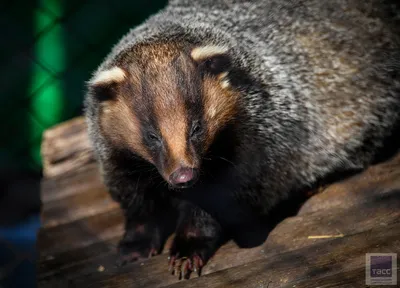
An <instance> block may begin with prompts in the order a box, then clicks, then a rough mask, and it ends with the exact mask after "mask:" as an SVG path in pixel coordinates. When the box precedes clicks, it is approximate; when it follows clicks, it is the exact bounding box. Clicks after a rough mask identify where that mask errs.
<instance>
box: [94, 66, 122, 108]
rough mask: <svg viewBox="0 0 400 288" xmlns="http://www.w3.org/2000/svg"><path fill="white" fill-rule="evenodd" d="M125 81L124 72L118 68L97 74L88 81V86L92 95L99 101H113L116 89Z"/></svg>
mask: <svg viewBox="0 0 400 288" xmlns="http://www.w3.org/2000/svg"><path fill="white" fill-rule="evenodd" d="M125 79H126V72H125V71H124V70H122V69H121V68H119V67H113V68H111V69H108V70H103V71H100V72H97V73H96V74H95V75H94V76H93V78H92V79H91V80H90V81H89V83H88V86H89V90H90V92H91V93H92V95H93V96H94V97H95V98H96V99H98V100H99V101H107V100H113V99H115V97H116V94H117V93H116V89H117V87H118V85H119V84H120V83H122V82H123V81H124V80H125Z"/></svg>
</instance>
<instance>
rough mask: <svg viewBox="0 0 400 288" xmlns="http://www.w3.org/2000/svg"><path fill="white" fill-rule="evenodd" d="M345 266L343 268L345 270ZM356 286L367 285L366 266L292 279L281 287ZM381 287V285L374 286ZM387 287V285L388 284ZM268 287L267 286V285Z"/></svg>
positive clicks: (350, 287) (329, 287)
mask: <svg viewBox="0 0 400 288" xmlns="http://www.w3.org/2000/svg"><path fill="white" fill-rule="evenodd" d="M345 269H346V267H344V269H343V270H345ZM312 287H318V288H334V287H337V288H355V287H365V267H361V268H355V269H354V268H350V269H349V270H345V271H343V272H339V273H333V274H330V275H328V276H322V277H309V279H307V280H303V279H302V280H298V281H292V282H290V283H288V284H286V285H284V286H282V287H281V288H312ZM374 287H380V286H374ZM386 287H387V286H386ZM265 288H267V287H265Z"/></svg>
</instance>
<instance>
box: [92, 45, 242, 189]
mask: <svg viewBox="0 0 400 288" xmlns="http://www.w3.org/2000/svg"><path fill="white" fill-rule="evenodd" d="M231 69H232V59H231V58H230V56H229V53H228V50H227V49H226V48H224V47H219V46H190V45H188V44H184V43H151V44H139V45H136V46H135V47H134V48H133V49H130V50H129V51H125V52H123V53H121V54H120V55H118V56H117V58H116V60H115V61H114V64H113V65H112V66H111V67H108V68H107V69H105V70H101V71H99V72H97V73H96V74H95V75H94V76H93V78H92V80H91V81H90V82H89V92H90V95H91V97H95V99H97V100H96V101H98V103H99V114H98V115H99V117H98V121H99V123H98V124H99V127H100V131H101V134H102V135H103V137H104V138H105V139H106V140H107V141H109V142H110V143H112V145H115V146H119V147H123V148H127V149H129V150H131V151H132V152H133V153H135V154H136V155H139V156H140V157H142V158H143V159H145V160H147V161H148V162H150V163H152V164H153V165H155V166H156V167H157V169H158V171H159V173H160V174H161V175H162V177H163V178H164V179H165V181H167V182H168V183H169V184H170V185H171V186H172V187H176V188H178V187H179V188H183V187H189V186H191V185H192V184H193V183H195V182H196V180H197V179H198V177H199V170H200V168H201V163H202V157H203V155H204V153H206V151H207V149H208V148H209V147H210V145H211V144H212V143H213V141H214V139H215V137H216V135H217V133H218V132H219V131H220V130H221V129H222V128H223V127H224V126H225V125H227V123H228V122H230V121H231V120H232V119H233V118H234V117H235V114H236V109H237V101H238V92H237V91H235V89H234V88H233V87H232V85H231V83H230V72H231ZM133 168H135V167H133Z"/></svg>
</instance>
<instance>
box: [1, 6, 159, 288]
mask: <svg viewBox="0 0 400 288" xmlns="http://www.w3.org/2000/svg"><path fill="white" fill-rule="evenodd" d="M166 2H167V1H166V0H152V1H145V0H141V1H140V0H136V1H133V0H130V1H128V0H79V1H78V0H68V1H67V0H64V1H62V0H59V1H57V0H36V1H23V0H14V1H4V0H3V1H0V26H1V27H2V31H3V33H2V35H1V45H0V49H1V50H0V52H1V53H0V73H1V76H2V77H0V91H1V94H0V97H1V98H0V117H1V121H0V131H1V134H0V135H1V136H0V137H1V139H0V287H1V286H2V285H3V286H4V287H34V286H31V285H34V284H33V281H32V279H33V278H32V277H33V275H34V270H32V269H33V268H32V267H31V266H32V263H34V261H33V259H34V258H33V257H34V256H32V255H31V256H29V257H32V258H29V257H28V258H29V259H28V260H29V261H27V263H28V264H26V263H25V262H26V261H25V262H24V261H22V260H21V257H16V255H18V253H22V252H23V253H26V251H30V252H32V249H33V248H34V244H35V233H36V230H37V228H38V227H39V225H40V223H39V217H38V212H39V207H40V199H39V183H40V177H41V169H42V165H41V157H40V145H41V139H42V133H43V131H44V130H46V129H47V128H49V127H51V126H53V125H55V124H57V123H60V122H63V121H65V120H68V119H70V118H73V117H75V116H78V115H81V114H82V100H83V96H84V85H85V81H86V80H88V79H89V77H90V75H91V73H92V71H93V70H94V69H95V68H96V67H97V65H99V64H100V62H101V61H102V59H103V58H104V57H105V56H106V55H107V53H108V52H109V51H110V49H111V47H112V46H113V45H114V44H115V43H116V42H117V41H118V40H119V39H120V38H121V37H122V36H123V35H124V34H125V33H126V32H127V31H128V30H129V29H130V28H132V27H134V26H135V25H138V24H140V23H141V22H142V21H143V20H144V19H146V18H147V17H148V16H149V15H151V14H153V13H155V12H157V11H158V10H159V9H161V8H162V7H164V6H165V4H166ZM11 250H12V251H11ZM10 251H11V253H10ZM33 255H34V251H33ZM15 259H19V260H18V261H19V262H16V260H15ZM13 261H14V262H13ZM10 263H11V264H10ZM24 263H25V264H24ZM21 265H22V266H23V267H24V269H22V270H21ZM24 265H25V266H26V267H25V266H24ZM29 265H31V266H29ZM5 267H6V268H5ZM10 267H11V268H10ZM21 273H22V274H21ZM21 275H23V277H21ZM27 275H30V276H31V277H28V276H27ZM21 281H22V282H21ZM29 281H30V282H29Z"/></svg>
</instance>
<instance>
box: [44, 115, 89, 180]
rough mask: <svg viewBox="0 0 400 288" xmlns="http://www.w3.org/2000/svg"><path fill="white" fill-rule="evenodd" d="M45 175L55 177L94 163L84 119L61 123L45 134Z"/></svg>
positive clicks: (79, 118)
mask: <svg viewBox="0 0 400 288" xmlns="http://www.w3.org/2000/svg"><path fill="white" fill-rule="evenodd" d="M41 151H42V159H43V175H44V176H45V177H54V176H57V175H62V174H64V173H67V172H70V171H73V170H75V169H77V168H80V167H82V166H84V165H86V164H88V163H91V162H93V161H94V158H93V151H92V148H91V146H90V143H89V138H88V135H87V126H86V123H85V119H84V118H83V117H78V118H74V119H72V120H69V121H66V122H64V123H61V124H59V125H57V126H55V127H52V128H51V129H48V130H46V131H45V132H44V133H43V141H42V147H41Z"/></svg>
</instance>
